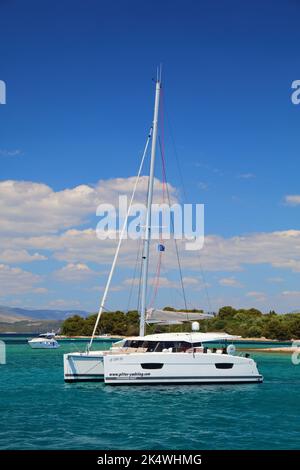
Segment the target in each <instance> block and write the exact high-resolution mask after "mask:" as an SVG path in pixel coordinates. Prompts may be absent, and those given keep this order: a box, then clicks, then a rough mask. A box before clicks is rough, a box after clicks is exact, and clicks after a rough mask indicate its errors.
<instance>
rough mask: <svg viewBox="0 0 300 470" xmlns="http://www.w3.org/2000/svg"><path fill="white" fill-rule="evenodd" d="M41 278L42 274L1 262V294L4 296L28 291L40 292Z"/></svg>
mask: <svg viewBox="0 0 300 470" xmlns="http://www.w3.org/2000/svg"><path fill="white" fill-rule="evenodd" d="M41 280H42V278H41V276H39V275H37V274H33V273H31V272H29V271H24V270H23V269H21V268H12V267H10V266H7V265H5V264H0V295H2V296H6V295H11V294H23V293H26V292H37V293H38V292H39V289H40V287H38V286H37V284H39V283H40V282H41Z"/></svg>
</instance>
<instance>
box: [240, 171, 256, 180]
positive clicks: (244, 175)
mask: <svg viewBox="0 0 300 470" xmlns="http://www.w3.org/2000/svg"><path fill="white" fill-rule="evenodd" d="M238 178H240V179H244V180H249V179H253V178H255V174H254V173H241V174H240V175H238Z"/></svg>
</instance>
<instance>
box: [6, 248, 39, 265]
mask: <svg viewBox="0 0 300 470" xmlns="http://www.w3.org/2000/svg"><path fill="white" fill-rule="evenodd" d="M46 259H47V256H44V255H41V254H40V253H33V254H30V253H29V252H28V251H27V250H10V249H6V250H3V251H2V252H0V261H1V262H2V263H12V264H15V263H29V262H32V261H44V260H46Z"/></svg>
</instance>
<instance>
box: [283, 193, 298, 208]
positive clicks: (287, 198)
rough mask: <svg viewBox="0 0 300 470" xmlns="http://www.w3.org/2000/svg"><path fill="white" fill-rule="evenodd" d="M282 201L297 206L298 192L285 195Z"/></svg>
mask: <svg viewBox="0 0 300 470" xmlns="http://www.w3.org/2000/svg"><path fill="white" fill-rule="evenodd" d="M284 202H285V203H286V204H287V205H289V206H299V204H300V195H299V194H291V195H288V196H285V198H284Z"/></svg>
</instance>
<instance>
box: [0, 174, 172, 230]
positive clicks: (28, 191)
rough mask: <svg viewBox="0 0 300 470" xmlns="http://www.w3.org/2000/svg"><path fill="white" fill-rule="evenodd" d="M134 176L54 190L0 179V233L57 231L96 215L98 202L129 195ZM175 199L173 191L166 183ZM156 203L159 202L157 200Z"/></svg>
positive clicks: (142, 196)
mask: <svg viewBox="0 0 300 470" xmlns="http://www.w3.org/2000/svg"><path fill="white" fill-rule="evenodd" d="M134 183H135V177H130V178H115V179H110V180H100V181H99V182H98V183H97V184H96V185H95V186H89V185H86V184H82V185H79V186H76V187H74V188H71V189H64V190H61V191H54V190H53V189H52V188H51V187H50V186H47V185H46V184H42V183H33V182H30V181H14V180H6V181H2V182H0V224H1V233H2V234H4V233H8V234H16V233H18V234H34V233H39V234H41V233H56V232H59V231H62V230H65V229H67V228H71V227H76V226H79V225H81V224H82V223H85V222H87V220H89V218H90V216H92V215H95V213H96V209H97V206H98V205H99V204H100V203H103V204H104V203H105V204H113V205H115V206H117V203H118V197H119V196H120V195H127V196H128V197H130V196H131V193H132V190H133V186H134ZM147 185H148V177H146V176H143V177H141V178H140V181H139V184H138V188H137V192H136V202H142V203H144V202H145V200H146V194H147ZM154 185H155V190H157V191H156V192H159V193H160V194H161V193H162V183H161V182H160V181H159V180H158V179H156V180H155V183H154ZM169 192H170V194H171V196H172V198H173V200H175V199H176V191H175V188H173V187H172V186H171V185H169ZM156 202H160V201H159V200H158V201H156Z"/></svg>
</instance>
